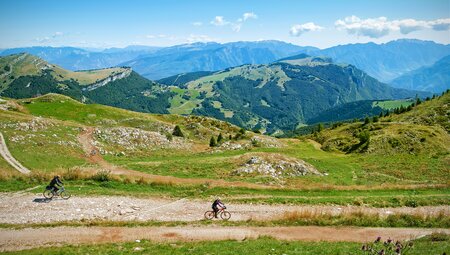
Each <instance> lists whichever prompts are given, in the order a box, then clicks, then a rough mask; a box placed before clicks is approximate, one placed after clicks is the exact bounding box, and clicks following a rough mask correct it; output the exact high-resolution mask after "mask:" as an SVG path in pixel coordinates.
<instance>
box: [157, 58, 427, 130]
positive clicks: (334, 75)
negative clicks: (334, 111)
mask: <svg viewBox="0 0 450 255" xmlns="http://www.w3.org/2000/svg"><path fill="white" fill-rule="evenodd" d="M180 80H183V81H184V83H179V82H178V81H180ZM158 83H161V84H165V85H167V88H166V90H170V91H172V92H174V93H176V94H174V95H172V96H171V97H170V108H169V109H168V110H169V112H171V113H178V114H191V113H194V114H198V115H206V116H213V117H215V118H217V119H222V120H227V121H229V122H231V123H234V124H237V125H240V126H244V127H247V128H255V129H263V130H267V131H268V132H270V133H273V132H275V131H276V130H292V129H294V128H296V127H297V126H298V125H301V124H303V123H306V122H308V121H309V120H310V119H313V118H314V117H316V116H317V115H318V114H319V113H321V112H323V111H325V110H328V109H330V108H332V107H335V106H338V105H341V104H344V103H348V102H353V101H358V100H374V99H399V98H407V97H415V96H416V95H417V94H419V95H421V96H423V95H425V94H424V93H422V94H421V93H419V92H417V91H410V90H402V89H395V88H392V87H390V86H388V85H387V84H384V83H381V82H379V81H377V80H376V79H374V78H372V77H370V76H369V75H367V74H365V73H364V72H363V71H361V70H359V69H358V68H356V67H355V66H353V65H349V64H341V63H334V62H332V60H331V59H330V58H324V57H312V56H309V55H306V54H300V55H297V56H293V57H288V58H284V59H281V60H279V61H276V62H273V63H271V64H265V65H242V66H238V67H234V68H228V69H225V70H222V71H218V72H214V73H206V72H205V73H198V72H195V73H192V74H190V73H187V74H181V75H176V76H172V77H168V78H165V79H161V80H159V81H158Z"/></svg>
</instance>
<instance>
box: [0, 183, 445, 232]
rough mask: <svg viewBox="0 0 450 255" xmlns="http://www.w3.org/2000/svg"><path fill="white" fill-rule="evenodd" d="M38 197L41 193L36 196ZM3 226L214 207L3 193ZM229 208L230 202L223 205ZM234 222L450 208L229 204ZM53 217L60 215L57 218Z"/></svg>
mask: <svg viewBox="0 0 450 255" xmlns="http://www.w3.org/2000/svg"><path fill="white" fill-rule="evenodd" d="M36 192H40V190H36ZM0 199H1V201H2V203H0V223H9V224H27V223H49V222H61V221H80V220H107V221H149V220H156V221H198V220H202V219H203V214H204V212H205V211H206V210H209V209H210V208H211V201H206V200H188V199H179V200H176V199H164V198H134V197H125V196H95V197H78V196H74V197H71V198H70V199H69V200H62V199H60V198H56V199H53V200H45V199H44V198H43V196H42V195H41V194H37V195H33V194H30V193H25V192H17V193H0ZM224 202H226V203H227V199H226V198H225V199H224ZM227 207H228V210H229V211H230V212H231V213H232V217H231V220H232V221H246V220H250V219H252V220H263V221H264V220H273V219H277V218H282V217H285V216H286V213H299V214H300V215H306V216H308V215H321V214H330V215H348V214H351V213H366V214H377V215H379V216H380V217H387V216H388V215H391V214H400V213H401V214H410V215H422V216H431V215H437V214H444V215H447V216H449V217H450V206H423V207H416V208H411V207H398V208H373V207H361V206H326V205H323V206H320V205H305V206H303V205H252V204H236V203H227ZM55 211H56V212H57V213H55Z"/></svg>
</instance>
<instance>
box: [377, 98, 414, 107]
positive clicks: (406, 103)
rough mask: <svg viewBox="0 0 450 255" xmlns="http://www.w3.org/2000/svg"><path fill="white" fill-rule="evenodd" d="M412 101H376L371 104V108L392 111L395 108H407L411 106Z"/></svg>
mask: <svg viewBox="0 0 450 255" xmlns="http://www.w3.org/2000/svg"><path fill="white" fill-rule="evenodd" d="M413 102H414V101H413V100H411V99H404V100H386V101H376V102H373V103H372V107H377V106H379V107H381V108H382V109H384V110H392V109H395V108H400V107H401V106H403V107H408V106H409V105H411V104H412V103H413Z"/></svg>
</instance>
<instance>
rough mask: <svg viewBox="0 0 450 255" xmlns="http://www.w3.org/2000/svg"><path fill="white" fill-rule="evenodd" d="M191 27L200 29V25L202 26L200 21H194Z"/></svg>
mask: <svg viewBox="0 0 450 255" xmlns="http://www.w3.org/2000/svg"><path fill="white" fill-rule="evenodd" d="M192 25H193V26H195V27H200V26H201V25H203V23H202V22H200V21H196V22H192Z"/></svg>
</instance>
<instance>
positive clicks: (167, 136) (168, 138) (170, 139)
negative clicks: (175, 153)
mask: <svg viewBox="0 0 450 255" xmlns="http://www.w3.org/2000/svg"><path fill="white" fill-rule="evenodd" d="M166 138H167V140H169V141H172V140H173V135H172V134H171V133H167V134H166Z"/></svg>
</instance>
